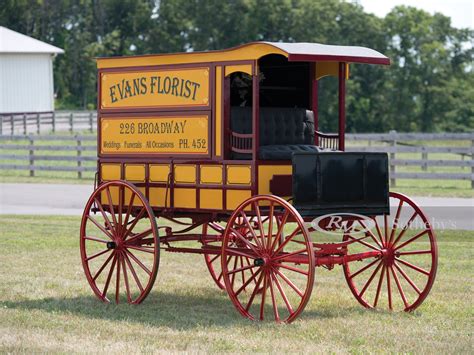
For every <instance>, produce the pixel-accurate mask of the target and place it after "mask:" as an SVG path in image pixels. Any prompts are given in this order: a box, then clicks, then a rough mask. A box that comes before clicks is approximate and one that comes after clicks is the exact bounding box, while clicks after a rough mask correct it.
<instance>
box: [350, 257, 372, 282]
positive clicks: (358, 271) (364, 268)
mask: <svg viewBox="0 0 474 355" xmlns="http://www.w3.org/2000/svg"><path fill="white" fill-rule="evenodd" d="M377 261H380V260H379V259H375V260H374V261H372V262H371V263H370V264H367V265H366V266H364V267H363V268H361V269H360V270H357V271H356V272H355V273H353V274H352V275H350V276H349V277H350V278H351V279H353V278H354V277H356V276H357V275H359V274H361V273H363V272H364V271H365V270H367V269H368V268H370V267H371V266H372V265H374V264H375V263H376V262H377Z"/></svg>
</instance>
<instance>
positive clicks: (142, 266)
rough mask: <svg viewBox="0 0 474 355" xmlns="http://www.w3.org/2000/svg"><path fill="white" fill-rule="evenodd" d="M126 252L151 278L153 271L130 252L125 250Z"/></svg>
mask: <svg viewBox="0 0 474 355" xmlns="http://www.w3.org/2000/svg"><path fill="white" fill-rule="evenodd" d="M125 252H126V253H128V255H130V257H131V258H132V259H133V261H135V262H136V263H137V264H138V266H140V267H141V268H142V269H143V270H144V271H145V272H146V273H147V274H148V276H151V271H150V270H148V268H147V267H146V266H145V265H143V263H142V262H141V261H140V260H138V258H137V257H136V256H135V255H133V254H132V252H131V251H130V250H128V249H125Z"/></svg>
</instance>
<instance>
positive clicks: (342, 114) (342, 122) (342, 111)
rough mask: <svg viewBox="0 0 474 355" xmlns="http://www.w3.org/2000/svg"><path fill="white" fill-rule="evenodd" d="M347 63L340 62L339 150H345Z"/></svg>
mask: <svg viewBox="0 0 474 355" xmlns="http://www.w3.org/2000/svg"><path fill="white" fill-rule="evenodd" d="M346 68H347V66H346V63H344V62H340V63H339V150H342V151H344V150H345V144H344V137H345V130H346Z"/></svg>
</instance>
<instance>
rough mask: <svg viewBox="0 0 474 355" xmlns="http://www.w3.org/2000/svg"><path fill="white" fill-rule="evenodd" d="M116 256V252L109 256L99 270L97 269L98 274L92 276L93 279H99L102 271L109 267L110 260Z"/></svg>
mask: <svg viewBox="0 0 474 355" xmlns="http://www.w3.org/2000/svg"><path fill="white" fill-rule="evenodd" d="M114 256H115V254H114V253H112V254H110V255H109V257H108V258H107V260H106V261H105V262H104V263H103V264H102V266H101V267H100V269H99V270H97V272H96V274H95V275H94V277H93V278H92V280H94V281H95V280H97V278H98V277H99V275H100V274H101V273H102V271H103V270H104V269H105V268H106V267H107V264H108V263H109V262H110V260H111V259H112V258H113V257H114Z"/></svg>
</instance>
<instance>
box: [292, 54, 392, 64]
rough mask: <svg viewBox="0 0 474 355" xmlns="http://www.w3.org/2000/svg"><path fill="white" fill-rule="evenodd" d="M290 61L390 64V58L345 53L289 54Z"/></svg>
mask: <svg viewBox="0 0 474 355" xmlns="http://www.w3.org/2000/svg"><path fill="white" fill-rule="evenodd" d="M288 61H289V62H346V63H362V64H380V65H390V58H370V57H352V56H344V55H316V54H289V55H288Z"/></svg>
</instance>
